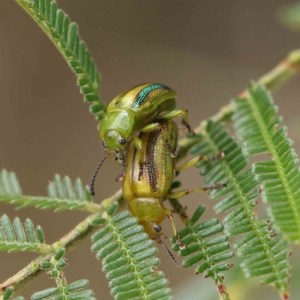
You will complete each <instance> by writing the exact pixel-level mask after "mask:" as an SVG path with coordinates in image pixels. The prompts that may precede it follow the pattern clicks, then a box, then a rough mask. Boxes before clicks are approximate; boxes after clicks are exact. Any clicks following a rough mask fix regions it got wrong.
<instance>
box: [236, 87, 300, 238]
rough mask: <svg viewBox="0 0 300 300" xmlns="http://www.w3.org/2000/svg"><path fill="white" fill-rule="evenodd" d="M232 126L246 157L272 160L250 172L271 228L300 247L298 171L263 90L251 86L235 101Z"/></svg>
mask: <svg viewBox="0 0 300 300" xmlns="http://www.w3.org/2000/svg"><path fill="white" fill-rule="evenodd" d="M234 104H235V112H234V116H233V119H234V122H235V127H236V131H237V135H238V136H239V138H240V139H241V140H242V142H243V145H244V147H245V151H246V154H247V155H256V154H260V153H263V152H268V154H269V155H270V156H271V158H272V160H268V161H264V162H257V163H255V164H254V166H253V172H254V174H255V178H256V180H257V181H259V182H260V183H262V197H263V200H264V201H265V202H267V203H268V204H269V205H270V208H269V210H268V211H269V213H270V216H271V219H272V221H273V222H274V227H275V228H276V229H277V230H279V231H281V232H282V233H283V234H284V235H285V236H286V237H287V238H288V239H289V240H290V241H296V242H297V243H298V244H299V243H300V170H299V160H298V157H297V154H296V152H295V150H294V149H293V147H292V145H293V141H292V140H290V139H289V138H288V137H287V129H286V127H281V128H278V124H279V123H280V120H281V117H277V116H276V114H277V110H278V109H277V106H275V105H274V103H273V100H272V98H271V96H270V94H269V93H268V92H267V90H266V89H265V88H264V87H263V86H255V85H251V86H250V88H249V91H248V97H247V99H236V100H235V102H234Z"/></svg>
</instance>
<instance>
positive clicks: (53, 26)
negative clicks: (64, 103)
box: [16, 0, 105, 120]
mask: <svg viewBox="0 0 300 300" xmlns="http://www.w3.org/2000/svg"><path fill="white" fill-rule="evenodd" d="M16 2H17V3H18V4H19V5H20V6H21V7H22V8H23V9H24V10H25V11H26V12H27V13H28V14H29V15H30V16H31V17H32V18H33V19H34V21H35V22H36V23H37V24H38V25H39V26H40V27H41V28H42V30H43V31H44V32H45V33H46V34H47V36H48V37H49V38H50V40H51V41H52V42H53V43H54V45H55V46H56V47H57V49H58V50H59V52H60V53H61V54H62V56H63V57H64V58H65V60H66V61H67V63H68V64H69V66H70V68H71V69H72V71H73V72H74V73H75V75H76V76H77V83H78V85H79V87H80V92H81V93H82V94H83V95H84V100H85V101H87V102H89V103H91V104H92V105H91V107H90V111H91V112H92V113H94V114H95V115H96V118H97V119H98V120H101V119H102V116H103V115H102V114H103V110H104V109H105V107H104V104H103V103H102V101H101V100H100V98H99V91H100V74H99V72H98V71H97V69H96V66H95V61H94V60H93V59H92V58H91V55H90V53H89V51H88V50H87V48H86V45H85V43H84V42H83V41H82V40H81V39H80V37H79V34H78V26H77V24H75V23H73V22H70V18H69V17H68V16H67V15H66V14H65V12H64V11H62V10H61V9H58V8H57V4H56V2H55V1H50V0H16Z"/></svg>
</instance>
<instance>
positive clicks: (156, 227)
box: [153, 224, 161, 232]
mask: <svg viewBox="0 0 300 300" xmlns="http://www.w3.org/2000/svg"><path fill="white" fill-rule="evenodd" d="M153 228H154V230H155V231H156V232H160V231H161V226H159V225H156V224H154V225H153Z"/></svg>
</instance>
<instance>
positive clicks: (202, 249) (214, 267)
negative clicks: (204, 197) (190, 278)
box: [172, 205, 234, 299]
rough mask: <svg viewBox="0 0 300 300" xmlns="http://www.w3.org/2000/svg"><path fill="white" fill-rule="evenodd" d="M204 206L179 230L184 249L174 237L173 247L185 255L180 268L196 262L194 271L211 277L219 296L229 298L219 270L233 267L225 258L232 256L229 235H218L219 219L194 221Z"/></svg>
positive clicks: (221, 228)
mask: <svg viewBox="0 0 300 300" xmlns="http://www.w3.org/2000/svg"><path fill="white" fill-rule="evenodd" d="M205 209H206V207H205V206H204V205H201V206H199V207H198V208H197V210H196V211H195V213H194V215H193V217H192V218H191V220H187V221H186V227H185V228H184V229H183V230H181V231H180V232H179V233H178V234H179V237H180V239H181V240H182V242H183V243H184V244H185V245H186V246H187V248H186V249H180V248H179V246H178V245H177V244H176V241H175V239H174V238H173V239H172V241H173V250H175V251H179V255H180V256H182V257H187V258H186V259H185V260H184V261H183V263H182V266H183V267H185V268H188V267H191V266H195V265H197V266H196V268H195V274H202V273H204V277H206V278H207V277H211V278H212V279H213V280H214V281H215V283H216V284H217V286H218V291H219V293H220V294H221V296H222V298H221V299H229V295H228V294H227V292H226V288H225V286H224V285H223V281H224V276H223V275H222V274H221V273H220V272H222V271H226V270H229V268H231V267H232V264H230V263H228V262H224V261H226V260H227V259H229V258H231V257H233V255H234V253H233V251H231V250H228V249H229V248H230V244H229V243H228V237H227V236H226V235H223V234H220V233H222V231H223V225H221V224H220V223H219V220H218V219H211V220H208V221H205V222H201V223H199V224H196V223H197V222H198V220H199V219H200V217H201V216H202V215H203V213H204V212H205Z"/></svg>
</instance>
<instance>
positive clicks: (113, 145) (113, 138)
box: [104, 129, 127, 152]
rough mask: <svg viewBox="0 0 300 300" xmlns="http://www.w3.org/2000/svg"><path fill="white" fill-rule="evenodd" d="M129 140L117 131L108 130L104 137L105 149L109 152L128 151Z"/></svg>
mask: <svg viewBox="0 0 300 300" xmlns="http://www.w3.org/2000/svg"><path fill="white" fill-rule="evenodd" d="M126 144H127V140H126V139H125V138H124V137H123V136H122V135H121V133H120V132H119V131H117V130H113V129H111V130H107V132H106V133H105V136H104V147H105V148H107V149H108V150H117V149H118V150H120V151H122V152H123V151H125V150H126Z"/></svg>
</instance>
